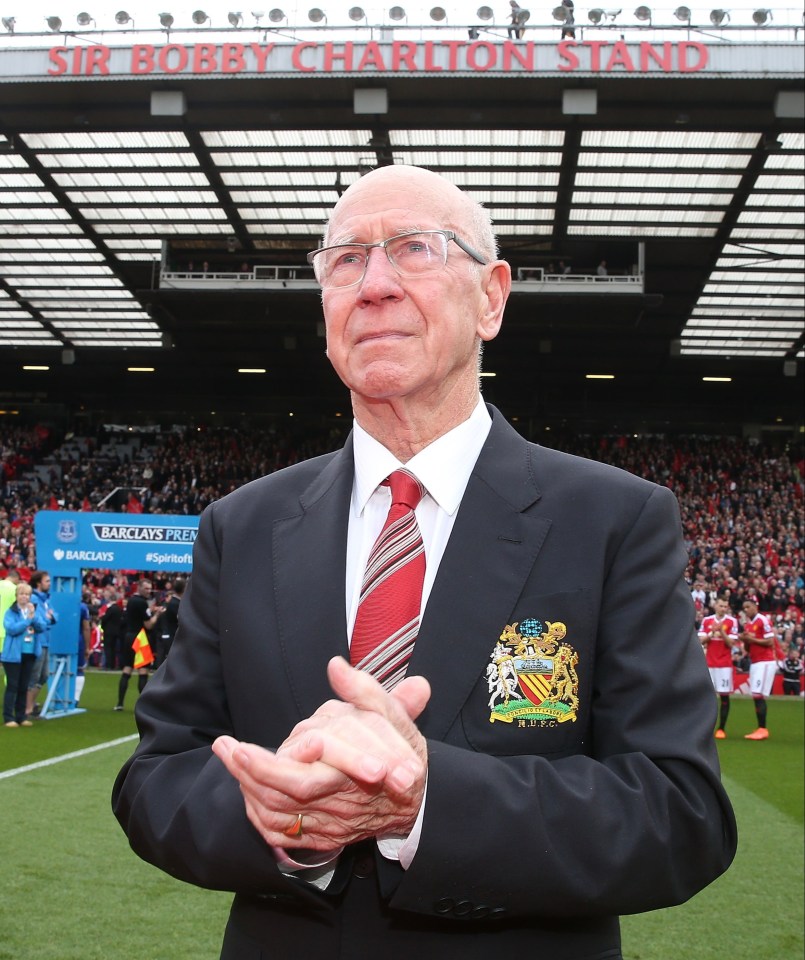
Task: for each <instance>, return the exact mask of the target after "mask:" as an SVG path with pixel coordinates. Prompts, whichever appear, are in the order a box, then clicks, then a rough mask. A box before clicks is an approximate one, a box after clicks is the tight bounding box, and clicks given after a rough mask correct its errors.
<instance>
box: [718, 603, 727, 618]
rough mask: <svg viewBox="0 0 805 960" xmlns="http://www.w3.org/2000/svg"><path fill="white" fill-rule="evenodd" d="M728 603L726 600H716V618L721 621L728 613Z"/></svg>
mask: <svg viewBox="0 0 805 960" xmlns="http://www.w3.org/2000/svg"><path fill="white" fill-rule="evenodd" d="M727 607H728V604H727V601H726V600H716V616H717V617H718V618H719V619H721V618H722V617H723V616H724V615H725V614H726V612H727Z"/></svg>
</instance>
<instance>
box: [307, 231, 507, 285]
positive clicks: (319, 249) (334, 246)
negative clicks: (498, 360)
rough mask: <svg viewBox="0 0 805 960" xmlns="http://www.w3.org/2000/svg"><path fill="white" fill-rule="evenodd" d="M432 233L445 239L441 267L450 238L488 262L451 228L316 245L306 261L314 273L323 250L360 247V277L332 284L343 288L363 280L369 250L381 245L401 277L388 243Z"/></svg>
mask: <svg viewBox="0 0 805 960" xmlns="http://www.w3.org/2000/svg"><path fill="white" fill-rule="evenodd" d="M433 233H438V234H439V235H440V236H442V237H444V239H445V241H446V243H445V260H444V263H443V264H442V267H444V266H445V265H446V264H447V243H449V242H450V240H452V241H453V242H454V243H455V244H456V246H457V247H459V248H460V249H461V250H463V251H464V253H466V254H467V256H469V257H472V259H473V260H476V261H477V262H478V263H481V264H483V265H484V266H485V265H486V264H488V263H489V260H487V259H486V257H484V256H482V255H481V254H480V253H478V251H477V250H475V249H474V248H473V247H471V246H470V245H469V244H468V243H467V241H466V240H462V239H461V237H459V236H458V234H456V233H454V232H453V231H452V230H410V231H408V232H406V233H395V235H394V236H393V237H388V238H387V239H386V240H378V241H377V243H332V244H329V245H328V246H326V247H317V248H316V249H315V250H311V251H310V253H309V254H308V255H307V262H308V263H309V264H310V265H311V267H313V271H314V273H315V272H316V263H315V258H316V257H317V256H318V255H319V254H320V253H324V251H325V250H339V249H341V248H343V247H362V248H363V249H364V250H365V251H366V260H365V261H364V264H363V272H362V273H361V275H360V277H358V279H357V280H353V281H352V283H344V284H339V285H335V284H334V285H333V289H336V290H345V289H346V288H347V287H354V286H356V284H359V283H361V282H362V281H363V278H364V277H365V276H366V268H367V267H368V266H369V251H370V250H371V249H373V248H374V247H382V248H383V252H384V253H385V254H386V259H387V260H388V262H389V263H390V264H391V266H392V267H393V268H394V269H395V270H396V271H397V273H398V274H399V276H401V277H402V276H406V274H403V273H400V270H399V268H398V267H397V265H396V264H395V263H394V261H393V260H392V259H391V257H390V256H389V252H388V244H390V243H392V242H393V241H394V240H400V239H402V238H403V237H419V236H422V235H423V234H433ZM408 276H409V278H410V277H411V276H416V274H413V275H411V274H409V275H408ZM316 280H317V281H318V283H319V285H320V286H322V287H323V286H324V284H323V283H322V282H321V280H319V278H318V274H317V275H316Z"/></svg>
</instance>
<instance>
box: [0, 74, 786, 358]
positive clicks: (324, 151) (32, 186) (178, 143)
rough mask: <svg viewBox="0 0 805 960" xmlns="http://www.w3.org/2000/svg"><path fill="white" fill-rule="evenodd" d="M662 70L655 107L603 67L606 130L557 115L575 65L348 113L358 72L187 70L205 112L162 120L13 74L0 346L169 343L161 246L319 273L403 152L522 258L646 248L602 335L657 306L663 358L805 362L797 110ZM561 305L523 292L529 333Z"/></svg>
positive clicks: (742, 88) (436, 87)
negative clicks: (337, 223) (363, 198)
mask: <svg viewBox="0 0 805 960" xmlns="http://www.w3.org/2000/svg"><path fill="white" fill-rule="evenodd" d="M664 82H665V84H666V87H665V88H664V89H663V90H662V92H661V93H660V94H658V96H657V97H656V98H655V97H653V96H652V92H651V84H650V83H649V82H646V83H645V84H644V89H643V90H642V92H641V93H637V92H635V88H633V87H632V86H631V85H630V84H629V83H628V82H627V81H626V80H625V79H623V78H619V79H615V80H613V79H611V78H609V79H606V80H602V81H600V82H599V83H597V84H596V86H597V89H598V104H599V107H598V111H597V114H596V115H595V116H593V117H591V118H589V121H587V119H586V118H584V117H578V116H566V115H564V114H563V113H562V112H561V111H560V110H559V109H557V104H558V103H559V102H560V100H561V91H562V81H561V78H560V79H554V80H550V81H548V80H546V81H544V83H543V87H538V86H537V85H536V83H535V82H534V81H527V80H523V81H518V83H517V84H515V82H514V81H512V80H511V79H509V80H508V81H504V80H501V79H494V78H489V79H488V83H487V86H486V89H485V91H484V93H483V97H481V98H479V95H478V94H479V90H480V89H481V88H480V83H481V80H480V79H477V78H473V79H472V80H471V81H467V80H461V81H459V80H456V79H452V80H451V79H449V78H445V80H444V81H443V83H441V84H440V83H439V82H438V81H437V80H434V79H433V78H431V79H430V80H427V81H426V80H411V79H404V80H403V79H390V80H389V81H388V82H387V83H384V84H380V81H375V84H374V85H382V86H385V87H387V88H388V91H389V100H390V103H391V105H392V106H391V108H390V110H389V112H388V113H387V114H386V115H383V116H369V117H367V116H364V115H360V114H356V113H355V111H354V110H353V100H352V95H353V92H354V88H355V87H356V85H360V84H358V83H357V81H355V80H354V79H350V78H339V79H338V80H337V81H336V80H333V81H330V80H325V79H323V78H321V79H319V80H318V85H315V84H314V81H312V80H310V79H308V78H304V79H298V80H297V81H296V87H294V84H293V82H292V81H290V80H288V79H287V78H286V79H282V80H276V81H272V80H269V79H265V80H263V81H262V83H263V87H261V86H260V84H261V81H260V80H248V81H247V80H244V81H239V80H235V79H219V80H207V81H198V80H195V81H186V82H185V83H184V84H183V85H182V86H183V89H184V90H185V91H186V93H187V98H188V103H189V104H191V105H193V104H194V103H195V104H197V105H198V109H196V110H194V109H189V110H188V111H187V113H186V114H185V115H183V116H181V117H179V118H164V117H156V116H151V115H150V114H149V111H148V109H147V98H148V89H150V88H151V87H152V86H154V85H153V84H152V85H150V86H148V85H146V84H145V83H144V82H142V81H140V82H139V83H136V82H131V81H128V82H127V81H120V82H119V83H118V82H114V83H112V82H107V83H105V84H100V83H94V84H93V83H92V82H89V81H87V82H79V81H76V82H74V83H72V84H64V85H62V87H61V88H60V96H58V97H56V98H54V99H49V96H50V95H51V94H52V93H53V90H54V85H53V84H47V83H44V84H43V83H40V84H29V85H25V84H20V85H17V86H14V85H8V84H7V85H5V86H4V88H3V89H4V93H5V101H4V103H3V104H2V106H0V346H3V347H14V348H20V349H23V350H27V349H29V348H30V349H33V350H40V349H43V348H44V349H45V350H46V349H47V348H62V349H63V348H69V349H76V350H81V351H85V350H88V349H93V348H100V347H112V348H127V349H136V350H147V349H149V348H154V349H161V348H163V347H164V346H165V345H166V342H172V341H175V340H176V338H177V337H178V338H181V336H182V331H183V329H185V326H184V325H185V324H186V323H188V322H189V321H187V320H186V319H183V311H184V312H187V311H195V312H196V314H197V311H198V306H199V301H198V298H197V297H196V298H190V299H189V300H188V302H187V304H184V305H183V301H182V299H181V298H180V297H176V296H174V297H167V296H166V297H161V296H160V292H159V273H160V267H163V268H164V267H166V266H167V262H166V260H165V257H168V258H170V257H181V256H186V257H187V258H189V259H193V258H195V260H196V261H197V262H198V261H200V260H202V259H205V258H206V257H207V256H209V255H210V254H209V253H208V252H209V251H215V250H219V251H225V250H229V251H230V252H232V251H237V256H238V257H240V258H243V259H255V258H262V259H263V260H264V261H265V260H266V258H268V260H271V258H272V257H274V258H275V259H276V261H277V262H278V263H283V264H293V265H299V266H300V267H302V266H303V265H304V263H305V260H304V253H305V252H306V251H307V250H309V249H312V248H313V247H315V246H316V245H317V244H318V242H319V239H320V237H321V232H322V227H323V224H324V222H325V219H326V216H327V213H328V211H329V210H330V209H331V208H332V207H333V205H334V204H335V202H336V201H337V200H338V197H339V196H340V195H341V193H342V192H343V190H344V189H345V188H346V187H347V186H349V185H350V184H351V183H353V182H354V181H355V180H357V179H358V177H359V176H361V174H362V173H363V172H365V171H366V170H367V169H370V168H373V167H376V166H378V165H383V164H387V163H410V164H417V165H421V166H425V167H429V168H431V169H434V170H436V171H439V172H440V173H442V174H444V175H445V176H446V177H448V178H449V179H450V180H452V181H453V182H455V183H456V184H457V185H458V186H459V187H461V188H462V189H465V190H467V191H469V192H470V193H472V194H473V195H474V196H475V197H476V198H477V199H478V200H480V201H482V202H483V203H484V204H485V205H486V207H487V208H488V209H489V210H490V212H491V215H492V218H493V221H494V224H495V228H496V231H497V233H498V236H499V239H500V242H501V247H502V253H503V255H504V256H505V257H506V258H507V259H509V260H510V262H511V263H512V266H513V268H515V269H516V268H518V267H521V266H528V265H533V264H537V265H541V266H543V267H545V266H546V265H547V262H548V261H554V260H556V259H557V258H561V257H562V256H564V257H565V258H566V259H570V261H571V262H572V263H573V264H574V265H575V264H576V263H578V262H584V263H585V269H588V268H589V269H591V270H592V271H594V267H595V263H596V262H598V260H599V259H603V258H607V259H609V257H608V256H607V254H608V253H610V252H611V251H615V252H616V253H617V251H625V252H624V253H623V256H622V257H621V260H622V263H621V266H623V267H624V269H633V264H636V263H637V259H638V257H637V250H638V248H639V246H640V245H641V244H642V245H643V249H644V250H645V253H646V261H645V263H644V267H645V278H646V288H645V295H644V296H643V297H642V299H640V302H639V309H638V310H637V311H636V312H635V311H634V310H632V309H631V308H626V307H624V301H623V299H620V300H618V301H617V303H615V302H613V304H612V305H611V306H609V307H607V308H602V307H601V305H600V303H597V304H594V305H593V306H592V309H593V310H596V311H600V316H601V321H600V330H599V335H600V336H601V337H602V338H603V337H610V336H611V335H612V331H613V329H614V330H619V331H620V333H621V334H622V333H623V324H624V317H625V318H626V326H627V327H630V326H632V327H633V328H637V327H638V325H639V323H638V321H639V319H640V318H642V317H644V315H645V314H646V312H647V311H648V312H649V313H651V312H652V311H653V313H654V314H655V315H656V317H657V322H656V325H655V330H654V333H655V335H656V334H659V335H661V338H662V340H663V345H662V346H661V348H659V349H658V356H659V353H660V352H661V353H662V354H663V356H667V352H668V350H669V344H672V343H674V342H675V343H676V353H677V355H681V356H682V357H696V356H700V357H708V356H713V357H721V358H723V357H725V356H730V357H735V358H744V359H754V358H757V359H760V358H767V359H775V358H776V359H778V360H782V359H785V358H788V359H792V358H794V357H802V347H803V312H804V311H803V308H804V307H805V233H804V232H803V221H804V218H805V201H804V199H803V198H804V197H805V136H804V135H803V133H802V131H801V121H799V120H794V121H779V120H777V119H775V116H774V113H773V110H772V109H771V104H772V101H773V98H774V92H775V90H776V89H777V88H779V86H780V84H775V83H774V82H773V81H771V80H768V79H765V80H763V81H760V80H758V79H757V78H755V79H754V80H750V79H746V80H735V81H719V80H699V81H694V80H691V79H690V78H685V79H680V80H679V81H676V82H675V81H673V80H665V81H664ZM272 83H273V84H275V87H276V89H274V88H272V87H269V88H268V89H272V90H273V92H274V96H273V97H272V103H271V104H268V105H265V97H266V86H265V85H266V84H272ZM578 83H579V81H577V82H576V85H578ZM113 87H117V88H119V91H120V98H121V99H120V100H119V101H118V100H116V98H115V96H114V94H113V93H112V92H111V91H112V88H113ZM426 87H427V90H426ZM653 89H654V90H655V91H659V89H660V88H659V87H658V86H656V82H655V86H654V88H653ZM65 91H67V92H65ZM750 91H751V93H750ZM311 98H313V99H311ZM316 98H318V99H316ZM725 98H732V99H734V100H735V101H737V102H739V103H740V102H742V101H743V100H744V99H745V106H746V109H736V108H734V107H732V106H731V105H729V104H727V103H725ZM750 100H751V102H750ZM395 104H399V107H400V109H399V110H395V109H394V105H395ZM264 105H265V106H264ZM163 244H165V246H164V247H163ZM165 251H168V252H167V253H165ZM614 259H616V260H617V257H615V258H614ZM516 293H517V285H516V284H515V294H516ZM515 299H516V296H515ZM556 299H557V298H556V297H554V298H553V299H550V298H549V299H548V300H545V302H544V303H543V301H541V300H540V298H539V296H538V295H537V296H536V298H535V299H534V300H531V301H528V303H529V306H527V307H524V308H522V309H521V310H520V312H521V313H522V314H523V316H522V317H521V323H523V324H525V323H527V322H530V321H531V319H532V318H533V314H534V311H535V310H536V311H537V313H538V314H539V315H540V317H542V318H548V323H547V329H548V330H549V331H550V332H549V334H548V335H549V336H553V337H555V338H558V337H560V336H561V329H560V325H559V323H558V320H557V318H558V317H559V316H561V314H562V313H563V312H564V313H565V314H566V313H567V311H568V306H567V302H566V303H564V304H559V305H558V306H557V305H556V303H555V302H554V301H556ZM559 299H561V298H559ZM599 299H600V298H599ZM300 302H301V301H300ZM304 302H305V309H306V310H307V309H308V306H309V309H310V311H313V312H315V314H316V316H317V317H318V318H320V308H319V307H318V304H317V302H316V300H315V299H314V298H312V297H311V298H309V299H308V300H306V301H304ZM228 304H229V307H228V310H229V315H230V317H233V315H234V314H236V313H237V312H238V311H237V308H236V309H235V310H232V299H231V297H230V298H229V300H228ZM658 305H659V306H658ZM222 309H223V308H222ZM261 309H263V307H262V306H261ZM576 309H577V311H578V312H579V313H580V314H585V315H586V314H588V313H589V312H590V309H591V307H590V304H589V302H588V301H587V300H585V299H583V300H580V301H577V302H576ZM552 311H553V312H552ZM517 314H518V312H517V310H515V325H516V324H517V322H518V321H517ZM635 317H637V318H638V319H635ZM196 319H198V317H197V316H196ZM632 320H634V324H632V323H631V321H632ZM232 322H235V320H234V318H233V319H232ZM571 328H572V324H571ZM591 329H595V327H594V325H593V324H592V323H591V322H590V321H589V319H588V320H586V321H584V320H580V321H579V331H580V333H581V334H582V335H589V336H592V334H591V333H590V330H591ZM286 332H287V331H286ZM571 332H572V331H571ZM671 349H672V350H673V348H671ZM625 352H628V351H624V353H625ZM24 355H25V356H28V355H29V354H27V353H26V354H24ZM31 355H32V354H31ZM648 355H649V353H647V352H646V353H644V356H646V357H647V356H648ZM20 356H23V353H21V354H20ZM501 360H502V354H501ZM516 369H518V368H517V367H516V366H515V367H513V368H512V375H514V370H516Z"/></svg>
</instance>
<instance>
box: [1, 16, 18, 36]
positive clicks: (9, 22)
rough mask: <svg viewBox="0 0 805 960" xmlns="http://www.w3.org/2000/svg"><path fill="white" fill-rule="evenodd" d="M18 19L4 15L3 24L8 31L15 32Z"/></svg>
mask: <svg viewBox="0 0 805 960" xmlns="http://www.w3.org/2000/svg"><path fill="white" fill-rule="evenodd" d="M16 23H17V20H16V18H15V17H3V26H4V27H5V29H6V30H7V31H8V33H14V27H15V26H16Z"/></svg>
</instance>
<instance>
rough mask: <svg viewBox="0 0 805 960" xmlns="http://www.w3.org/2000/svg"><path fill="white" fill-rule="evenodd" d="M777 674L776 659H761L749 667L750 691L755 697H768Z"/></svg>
mask: <svg viewBox="0 0 805 960" xmlns="http://www.w3.org/2000/svg"><path fill="white" fill-rule="evenodd" d="M776 674H777V663H776V661H774V660H761V661H760V663H753V664H752V665H751V666H750V667H749V692H750V693H751V694H752V696H753V697H768V695H769V694H770V693H771V688H772V684H773V683H774V678H775V676H776Z"/></svg>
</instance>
